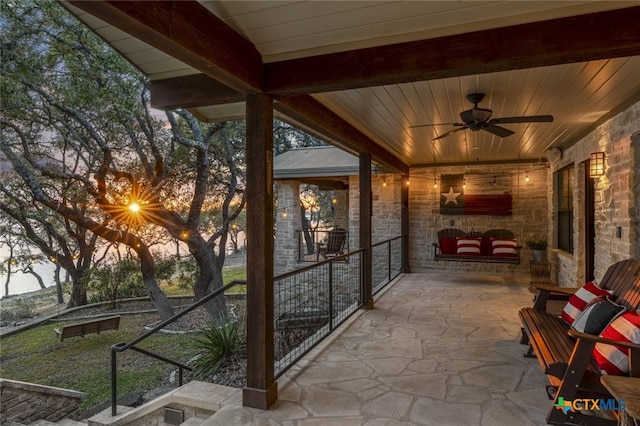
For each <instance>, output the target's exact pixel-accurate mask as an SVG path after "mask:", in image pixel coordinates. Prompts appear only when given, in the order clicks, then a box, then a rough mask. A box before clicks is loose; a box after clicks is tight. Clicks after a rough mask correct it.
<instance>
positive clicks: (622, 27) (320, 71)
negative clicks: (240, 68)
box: [265, 6, 640, 95]
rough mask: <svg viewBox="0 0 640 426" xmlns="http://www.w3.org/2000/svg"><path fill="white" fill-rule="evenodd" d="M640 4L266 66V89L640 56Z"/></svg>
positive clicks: (313, 89) (329, 87)
mask: <svg viewBox="0 0 640 426" xmlns="http://www.w3.org/2000/svg"><path fill="white" fill-rule="evenodd" d="M639 22H640V6H636V7H629V8H625V9H617V10H612V11H606V12H599V13H591V14H586V15H580V16H572V17H568V18H560V19H553V20H548V21H541V22H533V23H529V24H522V25H514V26H509V27H503V28H496V29H490V30H483V31H475V32H470V33H466V34H458V35H452V36H446V37H439V38H433V39H426V40H419V41H413V42H407V43H398V44H392V45H387V46H379V47H372V48H365V49H357V50H352V51H348V52H340V53H333V54H325V55H318V56H312V57H307V58H299V59H291V60H284V61H279V62H273V63H268V64H266V65H265V78H266V80H265V81H266V82H265V90H266V91H267V92H268V93H270V94H273V95H292V94H294V95H295V94H297V95H300V94H310V93H319V92H327V91H336V90H345V89H354V88H361V87H370V86H379V85H384V84H397V83H406V82H412V81H421V80H433V79H440V78H449V77H458V76H463V75H473V74H483V73H489V72H498V71H507V70H514V69H524V68H533V67H540V66H548V65H559V64H566V63H573V62H583V61H591V60H597V59H606V58H615V57H624V56H635V55H640V30H638V28H639V26H640V24H639Z"/></svg>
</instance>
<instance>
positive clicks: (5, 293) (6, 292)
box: [4, 257, 11, 297]
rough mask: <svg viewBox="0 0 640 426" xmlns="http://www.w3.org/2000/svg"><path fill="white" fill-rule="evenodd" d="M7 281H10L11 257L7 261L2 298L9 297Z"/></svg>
mask: <svg viewBox="0 0 640 426" xmlns="http://www.w3.org/2000/svg"><path fill="white" fill-rule="evenodd" d="M9 281H11V257H9V259H7V279H6V281H5V282H4V296H5V297H7V296H8V295H9Z"/></svg>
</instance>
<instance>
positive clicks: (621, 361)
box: [593, 311, 640, 376]
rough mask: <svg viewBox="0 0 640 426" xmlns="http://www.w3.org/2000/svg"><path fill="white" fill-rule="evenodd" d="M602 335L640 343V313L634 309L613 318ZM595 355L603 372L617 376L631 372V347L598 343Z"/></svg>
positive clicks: (607, 337)
mask: <svg viewBox="0 0 640 426" xmlns="http://www.w3.org/2000/svg"><path fill="white" fill-rule="evenodd" d="M600 336H601V337H604V338H605V339H611V340H620V341H622V342H631V343H639V344H640V315H638V314H637V313H635V312H634V311H628V312H625V313H624V314H622V315H621V316H619V317H618V318H616V319H615V320H613V321H612V322H611V324H609V325H608V326H607V328H605V329H604V330H603V331H602V333H600ZM593 357H594V358H595V360H596V364H597V365H598V368H600V370H601V371H602V372H603V373H607V374H614V375H617V376H620V375H624V374H627V373H629V349H625V348H622V347H620V346H613V345H607V344H604V343H596V347H595V349H594V350H593Z"/></svg>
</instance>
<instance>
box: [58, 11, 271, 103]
mask: <svg viewBox="0 0 640 426" xmlns="http://www.w3.org/2000/svg"><path fill="white" fill-rule="evenodd" d="M69 3H70V4H72V5H73V6H75V7H77V8H79V9H81V10H83V11H85V12H87V13H90V14H92V15H93V16H95V17H97V18H100V19H102V20H103V21H105V22H107V23H108V24H111V25H113V26H114V27H116V28H119V29H121V30H122V31H124V32H126V33H128V34H131V35H132V36H134V37H136V38H138V39H140V40H142V41H144V42H145V43H147V44H149V45H151V46H153V47H154V48H156V49H158V50H161V51H163V52H165V53H166V54H168V55H170V56H172V57H174V58H176V59H179V60H181V61H182V62H184V63H185V64H187V65H189V66H191V67H193V68H195V69H197V70H199V71H200V72H202V73H204V74H206V75H208V76H210V77H212V78H214V79H216V80H218V81H220V82H221V83H223V84H225V85H227V86H229V87H231V88H233V89H235V90H237V91H238V92H240V93H243V94H248V93H256V92H262V84H263V77H262V72H263V64H262V56H261V55H260V53H259V52H258V50H257V49H256V48H255V46H254V45H253V44H251V42H249V41H248V40H247V39H245V38H243V37H241V36H240V35H239V34H238V33H237V32H235V31H234V30H233V29H232V28H231V27H229V26H228V25H227V24H225V23H224V22H223V21H222V20H221V19H220V18H218V17H217V16H215V15H214V14H213V13H211V12H209V11H208V10H207V9H206V8H205V7H204V6H202V5H201V4H200V3H198V2H197V1H194V0H185V1H164V0H163V1H160V0H158V1H84V0H70V1H69Z"/></svg>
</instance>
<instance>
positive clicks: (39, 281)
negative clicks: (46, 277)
mask: <svg viewBox="0 0 640 426" xmlns="http://www.w3.org/2000/svg"><path fill="white" fill-rule="evenodd" d="M22 272H23V273H25V274H31V275H33V276H34V277H36V280H38V284H39V285H40V289H41V290H44V289H45V288H47V286H46V285H44V281H42V277H41V276H40V275H39V274H38V273H37V272H36V271H34V270H33V267H32V266H31V265H29V266H27V267H26V268H24V269H23V271H22Z"/></svg>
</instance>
